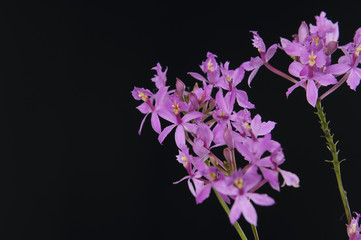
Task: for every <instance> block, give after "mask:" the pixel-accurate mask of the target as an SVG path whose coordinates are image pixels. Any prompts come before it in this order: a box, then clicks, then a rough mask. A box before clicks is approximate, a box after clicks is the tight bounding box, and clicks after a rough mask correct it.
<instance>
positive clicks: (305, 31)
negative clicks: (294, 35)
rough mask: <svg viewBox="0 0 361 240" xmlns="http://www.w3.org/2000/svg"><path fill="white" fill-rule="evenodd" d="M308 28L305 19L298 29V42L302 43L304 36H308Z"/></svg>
mask: <svg viewBox="0 0 361 240" xmlns="http://www.w3.org/2000/svg"><path fill="white" fill-rule="evenodd" d="M308 33H309V30H308V27H307V24H306V22H305V21H303V22H302V23H301V26H300V28H299V29H298V42H299V43H301V44H303V43H304V42H305V39H306V37H307V36H308Z"/></svg>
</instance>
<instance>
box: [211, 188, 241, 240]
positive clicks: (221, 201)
mask: <svg viewBox="0 0 361 240" xmlns="http://www.w3.org/2000/svg"><path fill="white" fill-rule="evenodd" d="M213 190H214V193H215V194H216V196H217V199H218V201H219V202H220V204H221V205H222V207H223V209H224V211H226V213H227V215H229V208H228V206H227V203H225V202H224V200H223V199H222V198H221V196H219V194H218V192H217V191H216V190H215V189H213ZM233 226H234V228H235V229H236V230H237V233H238V235H239V236H240V237H241V239H242V240H247V237H246V235H245V234H244V232H243V230H242V228H241V226H240V225H239V223H238V222H235V223H234V225H233Z"/></svg>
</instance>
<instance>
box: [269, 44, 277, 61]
mask: <svg viewBox="0 0 361 240" xmlns="http://www.w3.org/2000/svg"><path fill="white" fill-rule="evenodd" d="M277 48H278V44H273V45H272V46H270V47H269V48H268V50H267V52H266V62H268V61H269V60H270V59H271V58H272V57H273V55H275V53H276V51H277Z"/></svg>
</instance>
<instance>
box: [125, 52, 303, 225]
mask: <svg viewBox="0 0 361 240" xmlns="http://www.w3.org/2000/svg"><path fill="white" fill-rule="evenodd" d="M216 57H217V56H216V55H214V54H212V53H208V54H207V59H206V60H205V61H204V62H203V63H202V65H201V66H200V68H201V70H202V72H203V74H204V75H205V76H203V75H202V74H200V73H195V72H190V73H189V75H191V76H192V77H193V78H195V79H197V80H199V81H200V83H201V84H198V83H196V84H195V85H194V87H193V90H192V91H186V90H185V89H186V87H185V85H184V83H183V82H182V81H181V80H180V79H177V82H176V89H175V90H169V87H168V86H166V80H167V79H166V71H167V70H165V71H164V72H163V71H162V69H161V66H160V64H158V65H157V66H156V67H155V68H153V69H154V70H156V71H157V74H156V75H155V76H154V78H153V79H152V80H153V81H154V82H155V85H156V87H157V89H158V90H157V92H156V93H152V92H151V91H149V90H147V89H142V88H137V87H135V88H134V90H133V91H132V94H133V97H134V98H135V99H137V100H142V101H143V103H142V104H141V105H140V106H138V109H139V110H140V111H141V112H142V113H143V114H146V116H145V117H144V119H143V122H142V123H141V127H140V130H139V133H140V132H141V128H142V126H143V123H144V120H145V118H146V117H147V115H148V114H151V124H152V127H153V129H154V131H155V132H157V133H158V134H159V137H158V140H159V142H160V143H162V142H163V140H164V139H165V137H166V136H167V135H168V134H169V133H170V132H171V131H172V129H174V128H175V142H176V145H177V146H178V148H179V154H178V155H177V160H178V162H179V163H181V164H182V165H183V166H184V168H185V169H186V171H187V176H185V177H184V178H183V179H181V180H180V181H182V180H186V179H187V181H188V186H189V189H190V191H191V193H192V194H193V195H194V196H195V198H196V202H197V203H201V202H203V201H204V200H205V199H206V198H208V196H209V194H210V191H211V188H214V189H215V190H216V191H218V193H219V194H220V196H221V197H222V199H223V200H224V201H225V202H227V203H228V204H231V199H233V200H234V202H233V206H232V208H231V211H230V215H229V218H230V221H231V223H234V222H235V221H236V220H237V219H238V218H239V217H240V215H241V213H243V215H244V217H245V219H246V220H247V221H248V222H249V223H251V224H253V225H256V222H257V214H256V211H255V209H254V207H253V205H252V204H251V202H250V200H252V202H254V203H255V204H258V205H262V206H268V205H272V204H274V200H273V199H272V198H271V197H269V196H268V195H266V194H260V193H257V191H258V190H259V188H260V187H261V186H262V185H264V184H266V183H269V184H270V186H271V187H272V188H273V189H275V190H277V191H279V190H280V183H279V180H278V175H279V174H280V175H282V177H283V179H284V184H286V185H289V186H295V187H297V186H298V183H299V179H298V177H297V176H296V175H295V174H293V173H291V172H288V171H285V170H283V169H281V168H280V167H279V165H281V164H282V163H283V162H284V161H285V158H284V155H283V152H282V148H281V145H280V144H279V143H278V142H276V141H275V140H272V138H271V131H272V129H273V128H274V127H275V122H272V121H268V122H262V120H261V116H260V115H259V114H257V115H255V116H254V117H252V116H251V113H250V109H254V105H253V104H252V103H251V102H249V101H248V96H247V93H246V92H245V91H243V90H240V89H238V88H237V85H238V84H239V83H240V82H241V81H242V79H243V77H244V74H245V71H244V69H243V67H242V66H240V67H238V68H237V69H234V70H233V69H230V68H229V62H225V63H224V64H222V63H220V64H219V63H218V62H217V61H216ZM237 105H238V106H237ZM159 118H162V119H164V120H166V121H168V122H169V123H171V124H170V125H169V126H167V127H165V128H164V129H161V123H160V119H159ZM219 147H224V149H223V156H217V155H216V154H215V152H214V150H215V149H216V148H219ZM237 155H240V156H242V158H241V159H242V161H236V156H237ZM239 166H242V168H240V167H239ZM180 181H178V182H180ZM178 182H176V183H178Z"/></svg>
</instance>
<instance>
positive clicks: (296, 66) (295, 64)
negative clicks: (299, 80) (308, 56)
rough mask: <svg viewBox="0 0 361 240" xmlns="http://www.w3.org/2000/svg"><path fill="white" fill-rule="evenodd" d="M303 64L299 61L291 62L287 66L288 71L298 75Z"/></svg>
mask: <svg viewBox="0 0 361 240" xmlns="http://www.w3.org/2000/svg"><path fill="white" fill-rule="evenodd" d="M303 67H304V65H303V64H302V63H300V62H296V61H294V62H292V63H291V64H290V66H289V67H288V72H289V73H290V74H292V75H293V76H295V77H300V72H301V71H302V69H303Z"/></svg>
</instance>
